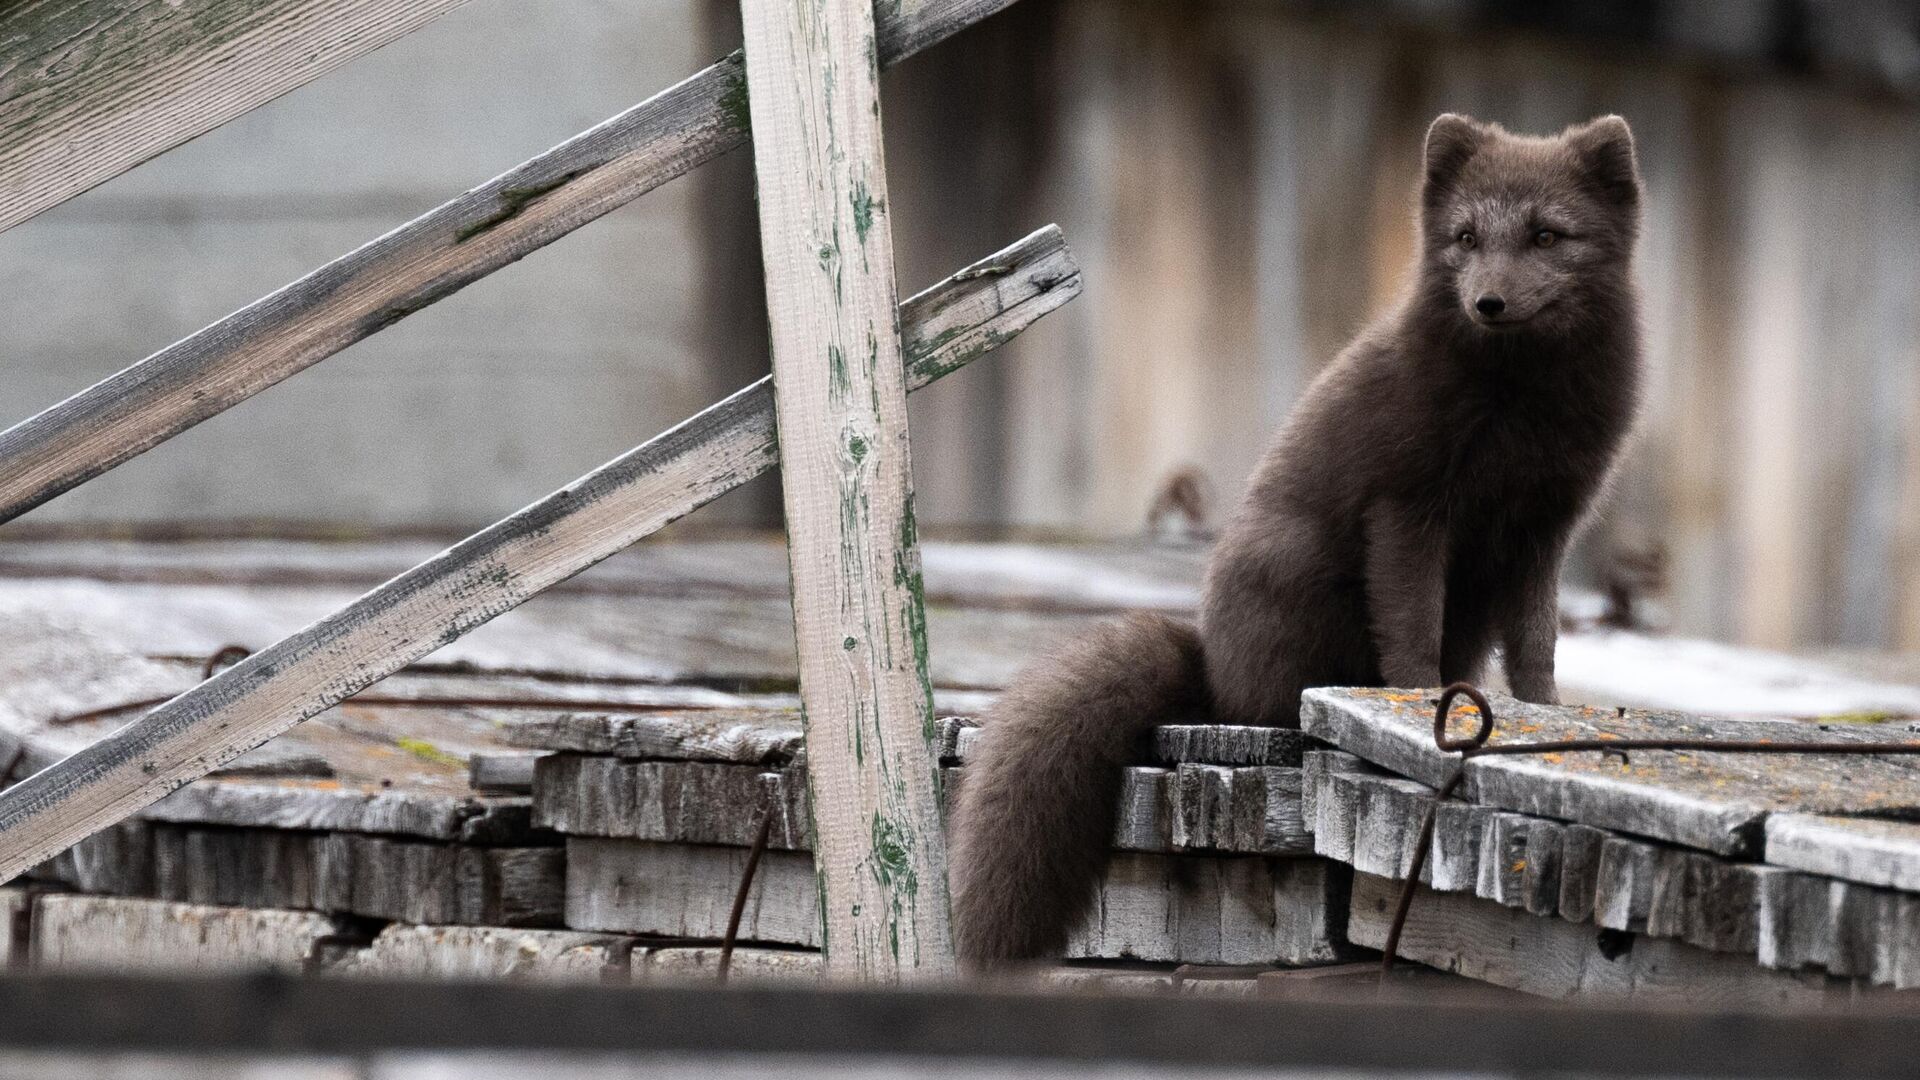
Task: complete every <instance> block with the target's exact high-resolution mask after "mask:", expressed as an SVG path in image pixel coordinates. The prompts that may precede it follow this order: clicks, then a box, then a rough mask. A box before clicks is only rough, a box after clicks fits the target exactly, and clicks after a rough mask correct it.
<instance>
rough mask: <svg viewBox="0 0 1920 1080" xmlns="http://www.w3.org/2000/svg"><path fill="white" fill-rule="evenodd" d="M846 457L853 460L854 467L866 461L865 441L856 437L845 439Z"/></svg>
mask: <svg viewBox="0 0 1920 1080" xmlns="http://www.w3.org/2000/svg"><path fill="white" fill-rule="evenodd" d="M847 456H848V457H851V458H852V459H853V463H854V464H855V465H858V464H860V463H861V462H863V461H865V460H867V440H865V439H863V438H861V437H860V436H858V435H854V436H850V437H849V438H848V439H847Z"/></svg>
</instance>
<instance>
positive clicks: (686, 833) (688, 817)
mask: <svg viewBox="0 0 1920 1080" xmlns="http://www.w3.org/2000/svg"><path fill="white" fill-rule="evenodd" d="M804 775H805V774H804V771H803V770H794V771H793V772H792V773H779V772H768V771H766V770H765V769H762V768H761V767H760V766H758V765H725V764H719V763H715V762H688V761H623V760H621V759H619V758H609V757H584V756H580V755H577V754H554V755H552V756H550V757H547V758H544V759H542V760H541V762H540V764H539V765H538V767H537V768H536V769H535V777H534V810H533V812H534V823H535V824H536V825H538V826H540V827H542V828H547V829H552V830H554V831H556V832H561V833H567V834H569V835H576V836H616V837H627V838H629V839H634V840H658V841H664V842H668V843H679V844H729V845H735V846H744V845H748V844H751V843H753V841H754V836H755V834H756V833H757V832H758V829H759V822H760V815H761V813H762V812H763V810H765V809H768V808H770V809H771V810H772V812H773V815H774V816H773V822H772V828H771V831H770V832H769V833H768V834H767V843H768V844H769V846H771V847H774V848H777V849H781V850H788V851H796V850H807V849H811V847H812V842H813V841H812V836H811V835H810V833H809V831H808V813H807V788H806V783H805V780H804Z"/></svg>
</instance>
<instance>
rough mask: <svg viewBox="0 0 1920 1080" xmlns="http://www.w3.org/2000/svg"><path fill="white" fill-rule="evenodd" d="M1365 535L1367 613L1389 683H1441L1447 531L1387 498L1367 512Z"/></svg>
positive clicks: (1392, 684)
mask: <svg viewBox="0 0 1920 1080" xmlns="http://www.w3.org/2000/svg"><path fill="white" fill-rule="evenodd" d="M1366 536H1367V560H1366V572H1367V614H1368V619H1369V621H1370V622H1371V624H1372V627H1373V639H1374V645H1375V647H1376V648H1377V649H1378V650H1379V653H1380V674H1381V676H1382V677H1383V678H1384V679H1385V680H1386V682H1387V685H1389V686H1423V687H1424V686H1438V685H1440V636H1441V627H1442V624H1443V617H1444V615H1445V614H1446V591H1447V546H1446V533H1445V530H1443V529H1442V528H1440V527H1439V526H1438V524H1437V523H1435V522H1430V521H1428V520H1426V519H1425V518H1424V516H1423V515H1421V514H1419V513H1417V512H1416V511H1414V510H1413V509H1412V508H1410V507H1407V506H1404V505H1401V504H1397V503H1389V502H1382V503H1377V504H1375V505H1374V506H1373V507H1372V508H1370V509H1369V510H1368V511H1367V518H1366Z"/></svg>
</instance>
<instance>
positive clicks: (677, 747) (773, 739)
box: [506, 709, 802, 765]
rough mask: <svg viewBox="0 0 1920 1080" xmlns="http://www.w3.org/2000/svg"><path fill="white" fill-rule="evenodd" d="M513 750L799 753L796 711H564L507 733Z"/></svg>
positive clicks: (770, 759) (758, 756) (749, 759)
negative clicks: (514, 747)
mask: <svg viewBox="0 0 1920 1080" xmlns="http://www.w3.org/2000/svg"><path fill="white" fill-rule="evenodd" d="M506 738H507V741H508V742H510V743H512V744H513V745H515V746H525V747H532V748H535V749H540V750H567V751H572V752H574V753H577V754H611V755H613V756H614V757H625V758H658V759H662V760H667V761H731V762H738V763H740V764H745V765H780V764H784V763H786V762H788V761H790V760H792V759H793V755H794V753H795V752H797V751H798V750H799V749H800V745H801V742H802V732H801V730H800V713H799V710H797V709H669V710H661V711H658V712H644V713H597V712H596V713H584V712H581V713H573V712H566V713H560V714H559V715H557V716H540V717H529V718H526V719H521V720H517V721H515V722H514V723H513V724H512V725H510V726H509V727H508V728H507V729H506Z"/></svg>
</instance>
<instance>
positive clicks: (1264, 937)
mask: <svg viewBox="0 0 1920 1080" xmlns="http://www.w3.org/2000/svg"><path fill="white" fill-rule="evenodd" d="M976 732H977V729H976V728H974V727H973V726H972V723H971V721H968V720H963V719H954V718H949V719H945V720H942V721H941V736H942V746H941V759H942V763H943V770H942V771H943V773H944V776H945V784H944V787H945V788H946V790H947V792H948V793H949V794H951V792H952V791H953V790H955V788H956V786H957V785H959V784H963V783H965V776H966V769H965V763H966V760H967V757H968V752H969V750H970V747H971V744H972V742H973V738H974V736H975V734H976ZM510 738H512V739H513V741H515V742H516V743H518V744H520V745H522V746H525V747H529V748H533V749H536V750H538V751H541V752H543V753H545V754H546V755H547V756H544V757H542V758H541V759H540V761H539V762H538V764H537V766H536V767H535V770H534V774H533V785H532V791H533V813H534V824H535V826H536V827H538V828H542V829H550V830H552V831H554V832H556V833H559V834H562V835H564V836H565V838H566V850H567V860H566V862H567V871H566V873H567V887H566V912H565V919H566V923H567V925H568V926H569V927H571V928H574V929H576V930H596V931H611V932H617V933H623V934H636V935H646V936H655V937H661V936H664V937H680V938H690V939H695V940H700V941H707V942H712V941H717V940H718V939H719V938H721V937H722V935H723V934H724V933H725V930H726V922H727V917H728V914H729V909H730V905H731V902H732V899H733V896H734V893H735V890H736V888H737V887H738V884H739V882H740V880H741V875H742V872H743V869H744V866H745V863H746V859H747V852H748V849H749V848H750V846H751V845H752V843H753V841H754V839H755V836H756V835H757V833H758V832H759V829H760V826H761V821H762V817H763V815H765V818H766V821H767V836H768V841H767V848H768V850H767V853H766V856H765V857H764V858H763V859H762V860H761V862H760V863H759V868H758V872H757V874H756V876H755V879H754V884H753V887H752V890H751V892H750V893H749V895H748V901H747V904H746V907H745V909H744V911H743V915H742V919H741V924H740V935H739V936H740V940H741V941H742V942H750V943H754V944H755V945H756V946H761V947H765V946H772V947H775V948H778V949H785V950H795V949H817V948H818V947H819V936H818V935H819V919H818V912H817V908H816V906H815V905H816V904H817V902H818V901H817V897H818V892H817V889H816V888H815V884H814V875H813V860H812V857H811V855H810V854H809V852H810V849H811V836H810V835H809V825H808V815H807V809H806V804H805V797H806V796H805V791H806V786H805V782H804V773H803V770H804V769H805V767H806V764H805V754H804V751H803V749H802V746H801V739H800V725H799V719H798V717H797V715H796V714H794V713H792V712H789V711H782V710H680V711H674V710H663V711H658V712H652V713H628V714H614V713H589V712H580V713H569V714H562V715H559V716H556V717H554V718H552V719H550V720H545V721H540V722H536V723H528V724H522V725H519V726H518V727H516V728H515V729H513V731H512V732H511V734H510ZM1302 743H1303V740H1302V737H1301V736H1300V733H1299V732H1290V731H1274V730H1266V729H1253V728H1223V727H1165V728H1161V729H1160V730H1159V732H1158V733H1157V739H1156V741H1155V744H1154V748H1153V758H1154V760H1153V762H1152V763H1151V764H1145V765H1142V766H1139V767H1136V768H1131V769H1129V770H1127V776H1126V785H1125V795H1124V799H1123V807H1122V814H1121V819H1120V822H1119V825H1118V827H1117V828H1116V831H1115V836H1114V849H1115V855H1114V858H1113V862H1112V866H1111V868H1110V869H1109V871H1108V874H1107V877H1106V880H1105V881H1104V883H1103V884H1102V886H1101V893H1100V900H1099V903H1098V905H1097V906H1096V909H1095V911H1094V914H1093V916H1092V918H1091V919H1090V920H1089V922H1088V923H1087V924H1086V925H1085V926H1083V927H1082V928H1081V929H1080V930H1079V932H1078V933H1077V934H1076V935H1075V937H1074V940H1073V942H1072V945H1071V947H1070V949H1069V952H1068V956H1069V957H1070V958H1072V959H1077V960H1108V961H1116V960H1129V961H1145V962H1152V963H1158V964H1195V965H1266V966H1276V965H1312V964H1324V963H1328V962H1331V961H1334V960H1337V959H1339V958H1340V957H1341V955H1342V951H1343V935H1342V926H1341V919H1342V917H1343V915H1344V912H1345V906H1346V884H1347V883H1346V875H1345V871H1344V868H1342V867H1339V866H1337V865H1336V864H1333V863H1330V862H1329V861H1327V860H1325V859H1320V858H1316V857H1313V854H1312V849H1311V839H1310V837H1309V835H1308V834H1307V832H1306V829H1305V827H1304V823H1303V822H1302V820H1301V818H1300V798H1299V795H1300V785H1301V781H1302V774H1301V769H1300V760H1301V757H1300V755H1301V749H1302ZM740 955H741V956H743V957H747V958H749V959H748V962H749V963H756V962H760V959H761V958H759V957H758V954H757V953H756V951H755V950H747V951H743V952H742V953H741V954H740ZM787 960H788V961H789V962H791V961H792V958H791V957H788V958H787Z"/></svg>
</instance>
